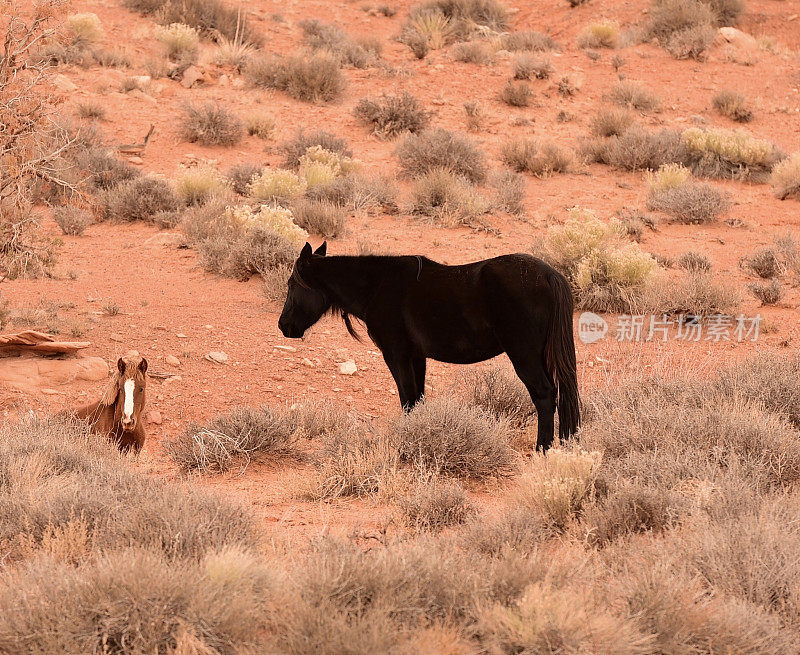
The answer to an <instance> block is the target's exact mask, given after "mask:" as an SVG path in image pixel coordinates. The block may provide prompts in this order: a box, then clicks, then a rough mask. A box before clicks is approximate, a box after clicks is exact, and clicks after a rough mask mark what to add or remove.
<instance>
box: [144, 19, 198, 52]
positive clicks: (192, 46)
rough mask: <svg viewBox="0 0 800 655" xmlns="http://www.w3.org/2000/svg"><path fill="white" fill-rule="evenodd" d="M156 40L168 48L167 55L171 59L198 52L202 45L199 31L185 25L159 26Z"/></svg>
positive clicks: (156, 29) (156, 30) (156, 31)
mask: <svg viewBox="0 0 800 655" xmlns="http://www.w3.org/2000/svg"><path fill="white" fill-rule="evenodd" d="M155 38H156V40H158V41H160V42H161V43H163V44H164V45H165V46H166V48H167V54H168V55H169V56H170V57H178V56H180V55H182V54H184V53H188V52H192V51H194V50H197V47H198V45H199V43H200V36H199V34H198V33H197V30H196V29H194V28H193V27H189V26H188V25H184V24H183V23H172V24H171V25H157V26H156V28H155Z"/></svg>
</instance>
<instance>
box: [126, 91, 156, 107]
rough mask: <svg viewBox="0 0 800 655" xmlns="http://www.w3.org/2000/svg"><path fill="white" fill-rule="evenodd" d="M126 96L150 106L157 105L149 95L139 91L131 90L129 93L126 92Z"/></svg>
mask: <svg viewBox="0 0 800 655" xmlns="http://www.w3.org/2000/svg"><path fill="white" fill-rule="evenodd" d="M128 95H129V96H130V97H131V98H136V99H137V100H144V101H145V102H149V103H150V104H151V105H157V104H158V100H156V99H155V98H154V97H153V96H151V95H147V94H146V93H145V92H144V91H142V90H141V89H132V90H131V91H128Z"/></svg>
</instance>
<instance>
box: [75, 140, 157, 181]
mask: <svg viewBox="0 0 800 655" xmlns="http://www.w3.org/2000/svg"><path fill="white" fill-rule="evenodd" d="M75 165H76V166H77V167H78V169H79V170H80V171H82V172H85V173H86V174H88V176H89V180H88V181H89V183H90V184H91V186H92V187H94V189H99V190H108V189H112V188H114V187H115V186H117V185H118V184H120V183H121V182H126V181H128V180H132V179H133V178H136V177H139V176H140V175H141V171H140V170H139V169H138V168H135V167H134V166H131V165H130V164H129V163H128V162H126V161H124V160H122V159H119V158H118V157H117V156H116V155H114V154H112V153H111V152H110V151H108V150H105V149H103V148H89V149H86V150H83V151H81V152H78V153H76V157H75Z"/></svg>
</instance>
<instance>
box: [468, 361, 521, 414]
mask: <svg viewBox="0 0 800 655" xmlns="http://www.w3.org/2000/svg"><path fill="white" fill-rule="evenodd" d="M460 387H461V388H462V394H463V397H464V400H465V401H466V402H467V403H468V404H470V405H474V406H476V407H480V408H481V409H482V410H484V411H485V412H488V413H489V414H491V415H492V416H494V417H495V418H496V419H498V420H500V421H507V422H508V423H509V424H510V425H512V426H514V427H517V428H521V427H524V426H525V425H526V424H527V423H529V422H530V421H531V420H532V419H533V418H534V416H535V414H536V410H535V409H534V407H533V402H531V397H530V394H529V393H528V390H527V389H526V388H525V385H523V384H522V382H521V381H520V379H519V378H518V377H517V376H516V375H513V374H511V373H508V372H507V371H505V370H504V369H502V368H500V367H499V366H493V367H491V368H484V369H481V370H479V371H475V372H474V373H472V374H468V375H465V377H464V380H463V382H462V383H461V385H460Z"/></svg>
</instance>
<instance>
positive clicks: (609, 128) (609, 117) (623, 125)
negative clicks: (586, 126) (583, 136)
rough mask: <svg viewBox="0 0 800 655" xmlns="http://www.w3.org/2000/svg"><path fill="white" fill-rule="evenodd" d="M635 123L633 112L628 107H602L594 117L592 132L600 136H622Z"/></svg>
mask: <svg viewBox="0 0 800 655" xmlns="http://www.w3.org/2000/svg"><path fill="white" fill-rule="evenodd" d="M631 125H633V114H631V112H630V111H629V110H628V109H625V108H617V107H601V108H600V109H599V110H598V111H597V113H596V114H595V115H594V117H593V118H592V122H591V129H592V134H594V135H595V136H599V137H609V136H620V135H622V134H623V133H624V132H625V131H626V130H627V129H628V128H629V127H631Z"/></svg>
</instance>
